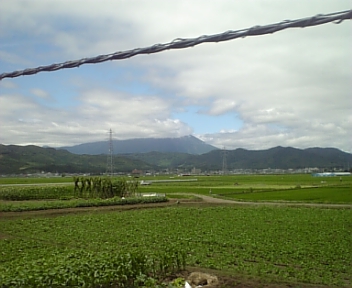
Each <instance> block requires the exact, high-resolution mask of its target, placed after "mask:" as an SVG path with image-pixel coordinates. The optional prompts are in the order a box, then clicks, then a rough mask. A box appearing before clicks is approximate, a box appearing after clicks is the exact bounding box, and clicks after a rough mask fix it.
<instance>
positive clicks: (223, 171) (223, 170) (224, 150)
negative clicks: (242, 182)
mask: <svg viewBox="0 0 352 288" xmlns="http://www.w3.org/2000/svg"><path fill="white" fill-rule="evenodd" d="M226 156H227V151H226V148H225V147H224V148H223V149H222V174H223V175H225V174H227V159H226Z"/></svg>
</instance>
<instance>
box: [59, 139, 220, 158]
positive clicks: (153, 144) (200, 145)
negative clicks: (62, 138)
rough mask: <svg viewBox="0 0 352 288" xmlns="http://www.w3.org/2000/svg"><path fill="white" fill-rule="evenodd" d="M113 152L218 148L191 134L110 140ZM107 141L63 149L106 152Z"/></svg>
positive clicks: (187, 150) (186, 150) (95, 153)
mask: <svg viewBox="0 0 352 288" xmlns="http://www.w3.org/2000/svg"><path fill="white" fill-rule="evenodd" d="M112 144H113V153H114V154H126V153H148V152H154V151H157V152H178V153H188V154H197V155H200V154H203V153H207V152H210V151H212V150H216V149H218V148H216V147H214V146H212V145H209V144H207V143H205V142H203V141H202V140H200V139H198V138H196V137H194V136H192V135H188V136H183V137H178V138H133V139H126V140H112ZM108 148H109V147H108V141H98V142H89V143H82V144H78V145H74V146H64V147H59V148H58V149H61V150H62V149H64V150H67V151H69V152H71V153H74V154H89V155H99V154H107V152H108Z"/></svg>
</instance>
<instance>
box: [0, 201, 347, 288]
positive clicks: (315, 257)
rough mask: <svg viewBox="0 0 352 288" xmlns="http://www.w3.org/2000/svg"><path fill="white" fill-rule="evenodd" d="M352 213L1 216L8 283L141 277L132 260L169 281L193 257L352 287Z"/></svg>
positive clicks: (183, 210) (237, 210) (2, 271)
mask: <svg viewBox="0 0 352 288" xmlns="http://www.w3.org/2000/svg"><path fill="white" fill-rule="evenodd" d="M351 218H352V210H351V209H319V208H309V209H308V208H283V207H282V208H278V207H245V208H243V207H228V206H226V207H207V208H194V207H192V208H187V207H182V206H177V207H175V206H174V207H169V208H163V209H145V210H129V211H125V212H123V213H116V212H109V213H87V214H79V215H67V216H60V217H51V218H43V217H38V218H29V219H13V220H4V219H1V220H0V227H1V233H2V237H1V239H0V251H1V252H2V255H1V256H2V257H1V258H0V275H1V277H2V278H0V279H1V280H0V283H1V284H2V285H4V283H9V282H8V281H12V280H14V281H16V282H15V283H27V282H20V281H37V282H36V283H38V281H39V280H38V279H47V278H48V279H51V280H50V281H53V280H52V279H56V278H55V277H58V279H61V280H60V281H66V280H67V279H71V280H72V281H76V282H72V283H75V284H76V283H78V282H77V281H81V282H79V283H83V282H82V281H83V280H82V279H84V281H87V283H88V282H89V281H100V282H94V283H96V286H93V287H99V285H100V284H99V283H107V282H104V281H108V280H107V279H110V281H112V282H113V281H114V280H111V279H117V278H114V277H115V276H114V275H116V274H118V273H121V274H118V275H132V272H131V269H130V268H124V267H126V265H127V267H131V265H132V266H133V265H135V266H136V267H137V270H138V269H139V270H142V269H144V268H143V267H145V266H144V265H148V267H151V270H148V271H149V272H148V273H144V272H143V273H142V274H143V275H140V276H137V277H136V279H137V278H138V279H139V280H138V281H142V282H143V281H146V282H147V281H149V282H148V283H153V280H151V279H149V278H148V277H151V278H153V279H156V278H158V277H154V276H155V275H156V276H160V277H162V278H163V275H164V274H168V273H172V271H176V270H178V269H180V268H181V269H182V268H183V267H184V265H185V264H186V260H187V265H190V266H200V267H204V268H214V269H219V270H226V271H228V272H229V273H233V274H244V275H250V276H255V277H263V278H266V279H268V278H269V279H272V280H274V281H279V282H280V281H292V282H296V283H297V282H298V283H299V282H301V283H302V282H305V283H311V284H315V285H318V284H324V285H327V286H328V287H331V286H334V285H335V286H337V287H343V286H344V285H345V286H347V287H348V286H350V285H351V281H352V278H351V275H352V273H351V272H352V264H351V261H350V260H351V258H352V254H351V253H352V252H351V248H350V244H351V233H352V231H351V229H352V227H351V221H350V219H351ZM127 254H130V255H136V256H133V257H134V259H136V261H135V262H134V260H131V258H128V257H130V256H127ZM131 257H132V256H131ZM145 257H146V258H145ZM119 259H129V260H128V261H127V260H126V261H127V262H128V263H127V264H123V263H125V262H126V261H125V260H123V261H122V260H119ZM144 259H147V260H144ZM39 263H40V264H41V265H39ZM118 263H120V264H118ZM136 263H137V264H136ZM138 263H140V264H138ZM145 263H146V264H145ZM118 267H120V268H118ZM138 267H139V268H138ZM94 273H95V274H94ZM51 274H52V275H51ZM55 275H58V276H55ZM92 275H96V277H94V279H95V280H92V279H91V277H92ZM30 277H32V278H33V279H32V280H29V278H30ZM40 277H42V278H40ZM46 277H47V278H46ZM116 277H117V276H116ZM118 277H120V276H118ZM120 278H122V280H121V281H124V280H123V279H126V277H123V276H121V277H120ZM120 278H118V279H120ZM35 279H36V280H35ZM63 279H66V280H63ZM127 279H129V278H128V277H127ZM127 279H126V281H127ZM148 279H149V280H148ZM5 281H6V282H5ZM45 281H49V280H45ZM58 281H59V280H58ZM119 281H120V280H119ZM136 281H137V280H136ZM46 283H49V282H46ZM61 283H62V282H61ZM70 283H71V282H70ZM122 283H123V282H122ZM125 283H128V285H127V284H126V286H127V287H133V285H132V284H131V285H130V286H129V284H130V283H129V282H125ZM65 284H67V282H65ZM72 285H73V284H72ZM18 286H21V284H19V285H18ZM0 287H1V286H0ZM15 287H16V286H15ZM22 287H26V286H25V285H22ZM27 287H28V286H27ZM46 287H50V286H48V285H47V286H46ZM52 287H54V285H52ZM90 287H92V286H90ZM147 287H148V286H147ZM149 287H157V286H156V285H155V286H149Z"/></svg>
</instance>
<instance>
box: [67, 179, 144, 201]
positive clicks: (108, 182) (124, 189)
mask: <svg viewBox="0 0 352 288" xmlns="http://www.w3.org/2000/svg"><path fill="white" fill-rule="evenodd" d="M73 182H74V185H75V186H74V192H75V195H76V196H77V197H84V198H112V197H116V196H119V197H127V196H132V195H134V194H135V193H136V192H137V190H138V184H139V182H138V181H136V180H133V181H127V180H126V179H125V178H120V179H117V180H113V179H111V178H108V177H74V178H73Z"/></svg>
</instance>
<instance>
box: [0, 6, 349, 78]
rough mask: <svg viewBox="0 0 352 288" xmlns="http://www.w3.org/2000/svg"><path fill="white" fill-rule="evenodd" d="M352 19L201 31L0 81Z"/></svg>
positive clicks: (345, 15)
mask: <svg viewBox="0 0 352 288" xmlns="http://www.w3.org/2000/svg"><path fill="white" fill-rule="evenodd" d="M347 19H352V10H347V11H341V12H336V13H330V14H318V15H316V16H313V17H309V18H301V19H297V20H285V21H282V22H279V23H274V24H269V25H265V26H254V27H251V28H247V29H241V30H236V31H233V30H229V31H226V32H224V33H221V34H213V35H203V36H200V37H197V38H177V39H175V40H173V41H171V42H169V43H164V44H155V45H153V46H149V47H145V48H136V49H132V50H127V51H120V52H115V53H112V54H107V55H99V56H96V57H91V58H83V59H80V60H74V61H67V62H63V63H57V64H51V65H47V66H40V67H36V68H28V69H24V70H19V71H14V72H10V73H2V74H0V81H1V80H2V79H4V78H14V77H18V76H25V75H32V74H36V73H39V72H43V71H47V72H50V71H56V70H60V69H66V68H75V67H79V66H81V65H83V64H96V63H101V62H105V61H111V60H122V59H126V58H131V57H133V56H136V55H138V54H152V53H158V52H161V51H164V50H171V49H183V48H189V47H193V46H196V45H199V44H202V43H207V42H222V41H228V40H233V39H236V38H244V37H248V36H259V35H264V34H272V33H275V32H278V31H281V30H284V29H288V28H305V27H310V26H317V25H321V24H326V23H329V22H334V23H335V24H340V23H341V22H342V21H344V20H347Z"/></svg>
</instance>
